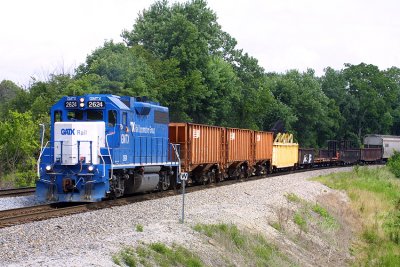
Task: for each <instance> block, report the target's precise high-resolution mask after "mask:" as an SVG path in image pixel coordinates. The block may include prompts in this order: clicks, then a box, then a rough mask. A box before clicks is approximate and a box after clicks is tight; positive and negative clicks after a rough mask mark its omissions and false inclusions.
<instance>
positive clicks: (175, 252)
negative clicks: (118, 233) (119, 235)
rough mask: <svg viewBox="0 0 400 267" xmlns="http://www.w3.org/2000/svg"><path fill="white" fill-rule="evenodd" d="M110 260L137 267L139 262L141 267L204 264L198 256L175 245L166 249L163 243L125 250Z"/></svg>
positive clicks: (200, 265)
mask: <svg viewBox="0 0 400 267" xmlns="http://www.w3.org/2000/svg"><path fill="white" fill-rule="evenodd" d="M112 260H113V262H114V263H115V264H117V265H119V266H123V265H127V266H137V265H138V264H137V262H139V263H140V264H141V265H143V266H146V267H147V266H148V267H151V266H162V267H168V266H185V267H202V266H204V264H203V263H202V261H201V260H200V258H199V257H198V256H196V255H195V254H194V253H192V252H191V251H189V250H188V249H186V248H184V247H182V246H178V245H176V244H174V245H172V247H168V246H167V245H165V244H163V243H159V242H157V243H151V244H149V245H141V246H138V247H137V248H136V249H134V248H131V247H129V248H125V249H123V250H122V251H121V252H119V253H117V254H115V255H113V256H112Z"/></svg>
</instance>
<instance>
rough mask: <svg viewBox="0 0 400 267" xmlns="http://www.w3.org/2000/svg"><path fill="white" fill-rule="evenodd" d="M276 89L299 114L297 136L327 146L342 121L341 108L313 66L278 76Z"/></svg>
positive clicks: (307, 142) (305, 142)
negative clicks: (322, 83) (301, 71)
mask: <svg viewBox="0 0 400 267" xmlns="http://www.w3.org/2000/svg"><path fill="white" fill-rule="evenodd" d="M271 84H272V89H271V90H272V92H273V94H274V95H275V97H276V98H277V99H278V100H279V101H281V102H282V103H284V104H286V105H287V106H288V107H289V108H290V109H291V110H292V112H293V113H294V114H295V116H296V117H297V120H296V121H293V123H292V125H291V126H292V127H293V131H294V133H295V136H296V137H297V140H298V141H299V142H300V143H301V144H302V146H304V147H308V146H309V147H318V146H323V145H324V143H325V141H326V140H327V139H329V138H330V137H332V135H333V134H334V132H335V130H336V129H337V127H338V125H337V124H336V123H335V119H336V118H334V116H335V115H337V113H338V112H337V108H336V107H335V105H334V103H333V102H331V101H329V99H328V98H327V97H326V95H325V94H324V92H323V91H322V89H321V86H320V83H319V81H318V79H317V78H316V77H315V76H314V71H313V70H310V69H309V70H308V71H307V72H305V73H299V72H298V71H296V70H292V71H289V72H287V73H286V74H285V75H282V76H276V77H274V81H273V82H272V83H271Z"/></svg>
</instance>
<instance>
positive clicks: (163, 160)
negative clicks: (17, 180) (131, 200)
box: [36, 95, 400, 202]
mask: <svg viewBox="0 0 400 267" xmlns="http://www.w3.org/2000/svg"><path fill="white" fill-rule="evenodd" d="M50 114H51V120H50V121H51V122H50V123H51V127H50V140H49V141H48V142H47V143H46V144H45V145H44V146H43V145H42V148H41V152H40V156H39V160H38V170H37V172H38V177H39V180H38V181H37V183H36V197H37V198H38V199H39V200H42V201H57V202H96V201H101V200H102V199H105V198H113V197H119V196H122V195H124V194H132V193H137V192H150V191H155V190H167V189H169V188H175V187H176V186H177V185H179V184H180V183H181V182H182V181H181V179H180V178H181V176H180V175H181V174H182V173H188V180H187V181H186V183H188V184H205V183H212V182H217V181H222V180H224V179H238V178H245V177H248V176H250V175H263V174H267V173H270V172H274V171H279V170H286V169H294V168H309V167H318V166H325V165H332V164H354V163H358V162H376V161H381V160H382V159H383V155H385V156H386V155H387V154H390V151H389V150H390V148H389V147H388V146H390V144H389V145H388V144H387V143H385V142H383V141H382V140H381V141H379V140H378V139H379V136H372V137H370V138H369V139H367V138H366V141H368V142H369V144H368V145H366V148H362V149H359V148H352V147H351V146H350V145H349V144H348V143H347V142H336V141H330V142H328V148H327V149H325V150H320V151H319V152H318V153H316V152H315V150H314V149H305V148H299V145H298V144H297V143H295V142H294V141H293V136H292V135H290V134H285V133H283V134H281V133H279V134H276V135H274V133H272V132H263V131H253V130H248V129H238V128H227V127H218V126H209V125H201V124H193V123H169V113H168V108H166V107H162V106H160V105H159V104H158V103H155V102H151V101H147V99H145V98H139V97H137V98H135V97H126V96H121V97H120V96H115V95H84V96H72V97H71V96H65V97H63V98H62V99H60V100H59V101H58V102H57V103H56V104H55V105H54V106H53V107H52V108H51V112H50ZM43 135H44V131H43ZM383 138H386V140H387V138H388V137H387V136H386V137H385V136H383ZM393 138H394V137H393ZM42 140H43V137H42ZM393 140H395V141H393ZM393 140H391V142H392V143H397V142H398V144H399V146H400V139H395V138H394V139H393ZM389 143H390V142H389ZM42 144H43V142H42ZM392 146H393V145H392ZM396 148H397V147H396ZM385 149H386V150H385ZM385 151H388V153H386V154H385ZM391 153H393V152H391Z"/></svg>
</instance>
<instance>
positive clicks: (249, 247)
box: [194, 224, 293, 266]
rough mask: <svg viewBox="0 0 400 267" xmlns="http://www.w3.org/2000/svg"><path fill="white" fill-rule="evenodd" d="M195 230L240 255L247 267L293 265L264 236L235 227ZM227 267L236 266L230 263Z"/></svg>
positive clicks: (211, 227)
mask: <svg viewBox="0 0 400 267" xmlns="http://www.w3.org/2000/svg"><path fill="white" fill-rule="evenodd" d="M194 229H195V230H196V231H198V232H200V233H204V234H206V235H207V236H212V238H213V239H214V240H215V242H217V243H219V247H224V248H225V249H226V250H227V251H229V252H231V253H233V254H235V255H240V256H241V257H242V259H243V260H244V262H246V265H247V266H271V265H272V266H274V265H276V263H275V262H279V263H282V264H283V265H285V266H291V265H293V264H292V263H291V262H290V261H289V260H288V258H287V257H286V256H284V255H283V254H282V253H280V252H279V251H278V250H277V249H276V247H274V246H273V245H271V244H269V243H268V242H267V240H266V239H265V238H264V237H263V236H262V235H259V234H251V233H247V232H244V231H240V230H239V229H238V228H237V227H236V226H235V225H231V224H217V225H203V224H197V225H196V226H195V227H194ZM210 233H211V234H210ZM209 234H210V235H209ZM274 263H275V264H274ZM226 265H227V266H234V265H232V264H230V263H229V262H227V264H226Z"/></svg>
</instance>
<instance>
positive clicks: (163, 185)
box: [160, 177, 171, 191]
mask: <svg viewBox="0 0 400 267" xmlns="http://www.w3.org/2000/svg"><path fill="white" fill-rule="evenodd" d="M160 183H161V186H160V189H161V191H165V190H168V188H169V187H170V185H171V184H170V182H169V179H168V177H165V178H163V179H162V180H161V182H160Z"/></svg>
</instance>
